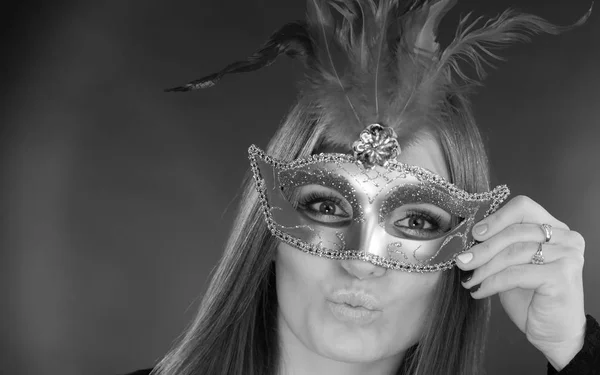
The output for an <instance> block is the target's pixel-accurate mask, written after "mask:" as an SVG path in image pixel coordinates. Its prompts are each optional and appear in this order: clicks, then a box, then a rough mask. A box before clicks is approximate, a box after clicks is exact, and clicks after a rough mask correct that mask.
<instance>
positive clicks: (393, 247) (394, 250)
mask: <svg viewBox="0 0 600 375" xmlns="http://www.w3.org/2000/svg"><path fill="white" fill-rule="evenodd" d="M401 247H402V242H392V243H390V244H388V246H387V251H388V253H389V254H402V257H403V258H404V260H408V256H407V255H406V254H405V253H404V251H402V250H399V249H400V248H401Z"/></svg>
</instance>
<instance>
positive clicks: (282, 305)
mask: <svg viewBox="0 0 600 375" xmlns="http://www.w3.org/2000/svg"><path fill="white" fill-rule="evenodd" d="M452 5H453V2H452V1H450V0H442V1H437V2H435V1H432V2H427V1H412V2H408V1H407V2H398V1H393V0H390V1H381V2H380V3H379V4H378V5H376V4H374V3H372V2H371V1H368V0H364V1H330V2H327V1H317V0H309V1H308V20H307V22H296V23H290V24H287V25H285V26H284V27H282V28H281V29H280V30H279V31H278V32H276V33H275V34H274V35H273V36H272V38H271V39H270V40H269V41H268V42H267V43H266V44H265V46H264V47H263V48H262V49H261V50H260V51H258V52H257V53H256V54H255V55H253V56H251V57H250V58H249V59H248V60H246V61H242V62H237V63H234V64H231V65H230V66H228V67H226V68H225V69H224V70H222V71H221V72H219V73H216V74H213V75H211V76H208V77H205V78H203V79H200V80H197V81H194V82H192V83H190V84H188V85H185V86H183V87H178V88H175V89H172V91H188V90H193V89H198V88H205V87H210V86H212V85H214V84H215V83H216V82H217V81H218V80H220V78H221V77H222V76H223V75H225V74H228V73H236V72H244V71H250V70H255V69H259V68H261V67H263V66H266V65H269V64H270V63H272V62H273V61H274V60H275V58H276V57H277V56H278V55H279V54H282V53H286V54H287V55H289V56H292V57H295V58H299V59H301V60H302V61H303V62H304V63H305V65H306V66H307V76H306V79H305V80H304V81H303V82H302V83H301V90H300V96H299V99H298V102H297V103H296V105H295V106H294V108H293V109H292V111H291V112H290V113H289V115H288V117H287V119H286V120H285V121H284V123H283V124H282V126H281V127H280V129H279V130H278V131H277V133H276V134H275V135H274V137H273V139H272V140H271V142H270V144H269V147H268V148H267V150H266V152H263V151H261V150H260V149H258V148H256V147H254V146H253V147H251V148H250V151H249V152H250V161H251V167H252V171H253V178H251V179H249V180H248V181H247V183H246V186H245V191H244V194H243V197H242V200H241V202H242V203H241V208H240V211H239V213H238V216H237V220H236V222H235V224H234V229H233V232H232V234H231V236H230V239H229V242H228V244H227V246H226V250H225V253H224V255H223V258H222V259H221V261H220V263H219V266H218V268H217V270H216V272H215V274H214V276H213V279H212V281H211V284H210V286H209V288H208V291H207V293H206V295H205V297H204V300H203V301H202V305H201V307H200V310H199V313H198V315H197V317H196V319H195V321H194V322H193V324H192V325H191V326H190V328H189V329H188V330H187V332H186V333H185V335H184V337H183V338H182V339H181V341H180V343H179V344H178V345H176V347H175V348H174V349H173V350H172V351H171V352H170V353H169V354H168V355H167V356H166V357H165V358H164V359H163V360H162V361H161V362H160V363H159V364H158V365H157V366H156V367H155V368H154V370H153V371H152V374H154V375H167V374H168V375H183V374H186V375H191V374H477V373H480V372H481V368H482V355H483V347H484V344H485V337H486V326H487V322H488V317H489V311H490V304H489V299H488V298H487V297H489V296H492V295H495V294H498V295H499V296H500V300H501V302H502V305H503V307H504V309H505V310H506V312H507V313H508V315H509V317H510V318H511V319H512V321H513V322H514V323H515V324H516V325H517V326H518V327H519V329H521V331H523V332H524V333H525V334H526V336H527V339H528V340H529V341H530V342H531V344H532V345H534V346H535V347H536V348H537V349H538V350H540V351H541V352H542V353H543V354H544V356H545V357H546V358H547V359H548V362H549V363H548V373H556V372H557V371H559V372H560V373H561V374H575V373H577V374H594V373H598V371H599V369H600V345H599V344H598V341H600V338H599V336H600V328H599V327H598V324H597V322H596V321H595V320H594V319H593V318H592V317H590V316H586V315H585V312H584V307H583V287H582V278H581V274H582V267H583V252H584V241H583V238H582V237H581V235H579V234H578V233H576V232H574V231H571V230H570V229H569V227H568V226H567V225H566V224H564V223H562V222H560V221H559V220H557V219H556V218H554V217H553V216H552V215H551V214H550V213H548V212H547V211H546V210H544V208H543V207H541V206H540V205H538V204H537V203H535V202H534V201H533V200H531V199H530V198H527V197H523V196H518V197H515V198H513V199H511V200H509V201H508V202H506V204H504V206H503V207H502V208H500V209H498V210H496V209H497V207H498V206H499V205H500V204H501V203H502V202H503V201H504V200H505V198H506V197H507V195H508V189H507V188H506V187H505V186H499V187H497V188H495V189H493V190H490V186H489V172H488V167H487V158H486V154H485V151H484V149H483V145H482V141H481V138H480V135H479V132H478V130H477V128H476V126H475V123H474V119H473V116H472V112H471V109H470V105H469V101H468V99H467V93H468V89H469V88H471V87H472V86H473V85H476V84H478V83H479V82H478V81H477V80H475V79H471V78H469V77H467V76H466V75H465V74H464V73H463V72H462V71H461V70H460V68H459V65H458V61H459V60H460V59H467V60H469V61H470V62H472V63H473V64H474V66H475V67H476V69H477V73H478V74H479V78H481V76H482V75H483V69H482V63H483V57H484V56H486V55H489V56H492V57H495V56H494V55H493V54H491V52H490V51H489V48H490V47H494V46H501V45H504V44H507V43H509V42H511V41H521V40H526V39H527V38H526V36H527V34H531V33H539V32H548V33H558V32H561V31H563V30H564V28H559V27H556V26H554V25H551V24H549V23H547V22H546V21H544V20H542V19H540V18H537V17H535V16H531V15H524V14H516V13H513V12H505V13H503V14H502V15H500V16H499V17H498V18H496V19H495V20H493V21H490V22H487V23H485V24H484V25H483V26H480V27H477V26H476V25H475V24H470V23H469V21H468V19H467V18H468V17H467V18H465V19H463V20H462V21H461V25H460V27H461V28H460V30H459V32H458V33H457V36H456V38H455V40H454V41H453V42H452V43H451V44H450V45H449V46H448V47H447V48H446V49H444V50H441V49H440V47H439V45H438V44H437V43H436V40H435V32H436V29H437V25H438V23H439V21H440V19H441V18H442V17H443V15H444V14H445V13H446V12H447V10H448V9H449V8H450V7H451V6H452ZM588 16H589V12H588V14H586V15H585V16H584V17H583V18H582V19H581V20H580V21H578V23H576V24H575V25H579V24H582V23H583V22H585V20H586V19H587V17H588ZM475 23H477V21H475ZM448 181H449V182H450V183H449V182H448ZM475 224H476V225H475ZM138 373H139V374H142V373H144V374H147V373H150V370H145V371H140V372H138Z"/></svg>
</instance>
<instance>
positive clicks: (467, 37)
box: [438, 3, 593, 84]
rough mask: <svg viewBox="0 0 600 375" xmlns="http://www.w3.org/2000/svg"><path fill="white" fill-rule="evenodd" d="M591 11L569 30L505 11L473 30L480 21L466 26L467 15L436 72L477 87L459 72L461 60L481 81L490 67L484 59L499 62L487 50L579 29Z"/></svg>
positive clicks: (567, 27) (478, 19)
mask: <svg viewBox="0 0 600 375" xmlns="http://www.w3.org/2000/svg"><path fill="white" fill-rule="evenodd" d="M592 8H593V3H592V5H591V6H590V8H589V9H588V11H587V12H586V13H585V14H584V15H583V16H582V17H581V18H580V19H579V20H578V21H576V22H575V23H574V24H572V25H570V26H557V25H554V24H551V23H550V22H548V21H546V20H544V19H543V18H540V17H538V16H535V15H532V14H524V13H518V12H516V11H514V10H511V9H509V10H506V11H504V12H503V13H501V14H500V15H499V16H497V17H496V18H493V19H490V20H488V21H486V22H485V23H483V26H481V27H480V28H478V29H476V26H477V24H480V23H481V22H480V21H481V20H482V17H479V18H477V19H475V21H473V22H472V23H470V24H469V23H468V20H469V18H470V14H467V15H466V16H465V17H463V18H462V19H461V20H460V22H459V26H458V29H457V31H456V35H455V37H454V40H453V41H452V42H451V43H450V45H449V46H448V47H447V48H446V49H445V50H444V52H443V53H442V54H441V56H440V63H439V65H438V72H442V71H443V70H444V69H446V68H448V67H450V68H451V69H452V70H453V72H454V73H456V74H457V75H458V76H459V77H460V78H461V79H462V80H463V81H465V82H466V83H470V84H480V82H479V81H478V80H477V79H475V78H470V77H468V76H466V74H464V73H463V72H462V71H461V69H460V66H459V62H460V61H461V60H464V61H468V62H470V63H472V65H473V66H474V67H475V71H476V73H477V78H478V79H483V78H485V75H486V72H485V69H484V67H483V66H484V64H486V65H490V66H493V65H491V63H490V62H489V61H488V60H486V57H490V58H492V59H496V60H502V58H501V57H499V56H497V55H495V54H494V53H492V52H491V49H493V48H501V47H505V46H507V45H509V44H511V43H514V42H529V41H530V36H531V35H535V34H541V33H548V34H553V35H557V34H560V33H563V32H565V31H568V30H570V29H572V28H574V27H577V26H581V25H582V24H584V23H585V22H586V21H587V19H588V18H589V16H590V15H591V13H592Z"/></svg>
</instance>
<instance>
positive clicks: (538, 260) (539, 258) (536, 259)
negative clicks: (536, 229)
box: [531, 242, 544, 264]
mask: <svg viewBox="0 0 600 375" xmlns="http://www.w3.org/2000/svg"><path fill="white" fill-rule="evenodd" d="M531 264H544V254H543V253H542V243H541V242H540V244H539V245H538V249H537V251H536V252H535V254H533V256H532V257H531Z"/></svg>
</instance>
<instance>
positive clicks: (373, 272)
mask: <svg viewBox="0 0 600 375" xmlns="http://www.w3.org/2000/svg"><path fill="white" fill-rule="evenodd" d="M340 262H341V263H342V268H344V269H345V270H346V272H348V273H349V274H350V275H351V276H353V277H356V278H357V279H359V280H364V279H372V278H375V277H381V276H383V275H384V274H385V272H386V269H385V268H383V267H379V266H376V265H374V264H371V263H369V262H366V261H364V260H342V261H340Z"/></svg>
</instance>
